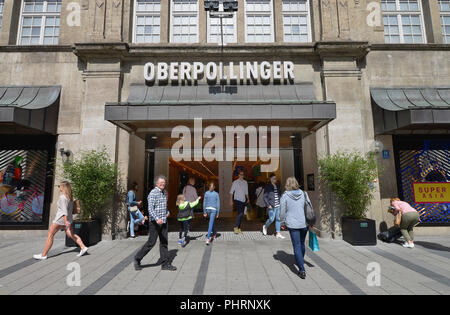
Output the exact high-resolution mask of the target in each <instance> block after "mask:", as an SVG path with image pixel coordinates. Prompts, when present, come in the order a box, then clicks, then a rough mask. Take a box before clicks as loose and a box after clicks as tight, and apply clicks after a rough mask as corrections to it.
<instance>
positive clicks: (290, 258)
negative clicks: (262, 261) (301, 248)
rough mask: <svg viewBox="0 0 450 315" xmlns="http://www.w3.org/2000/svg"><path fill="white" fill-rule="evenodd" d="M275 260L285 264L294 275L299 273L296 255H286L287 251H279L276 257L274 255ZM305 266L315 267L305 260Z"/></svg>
mask: <svg viewBox="0 0 450 315" xmlns="http://www.w3.org/2000/svg"><path fill="white" fill-rule="evenodd" d="M273 258H274V259H275V260H278V261H279V262H281V263H283V264H285V265H286V266H288V267H289V269H290V270H291V271H292V272H293V273H295V274H297V273H298V270H297V268H296V267H295V265H296V261H295V255H291V254H288V253H286V252H285V251H281V250H279V251H277V253H276V254H275V255H273ZM305 265H307V266H308V267H309V268H314V267H315V266H314V265H313V264H311V263H309V262H307V261H306V260H305Z"/></svg>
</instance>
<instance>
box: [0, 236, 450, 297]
mask: <svg viewBox="0 0 450 315" xmlns="http://www.w3.org/2000/svg"><path fill="white" fill-rule="evenodd" d="M283 233H284V235H285V236H286V237H287V238H286V239H285V240H279V239H276V238H275V237H274V236H262V234H261V233H260V232H244V234H243V235H239V236H235V235H234V234H233V233H230V232H224V233H222V234H221V235H220V237H219V238H218V239H217V241H216V242H214V244H212V245H211V246H208V247H207V246H205V243H204V235H205V234H204V233H201V232H192V233H191V238H192V239H191V241H190V242H189V244H188V245H187V246H186V248H180V247H178V246H177V244H176V241H177V235H176V233H170V236H169V250H170V253H171V255H172V257H173V264H174V265H175V266H176V267H178V270H177V271H176V272H169V271H162V270H161V268H160V266H159V265H158V264H157V260H158V258H159V250H158V245H157V247H156V248H155V249H154V250H152V251H151V252H150V253H149V254H148V255H147V257H145V258H144V260H143V261H142V264H143V265H144V269H143V270H141V271H135V270H134V267H133V264H132V259H133V256H134V254H135V252H136V251H137V250H138V249H139V247H140V246H142V245H143V244H144V242H145V240H146V237H144V236H142V237H138V238H136V239H126V240H117V241H102V242H101V243H99V244H97V245H96V246H93V247H91V248H90V251H89V255H87V256H85V257H81V258H76V254H77V250H76V249H73V248H65V247H64V240H63V239H62V238H61V237H62V235H61V234H60V235H59V236H58V237H59V238H58V239H56V240H55V244H54V247H53V250H52V251H51V252H50V255H49V259H48V260H46V261H35V260H33V259H32V255H33V254H37V253H39V251H40V250H42V246H43V244H44V239H42V238H38V239H27V240H26V241H24V240H12V239H11V240H7V241H4V240H2V241H1V242H0V295H7V294H71V295H72V294H181V295H190V294H193V295H200V294H211V295H216V294H225V295H229V294H232V295H248V294H257V295H266V294H272V295H276V294H289V295H292V294H295V295H298V294H302V295H303V294H382V295H385V294H432V295H436V294H450V264H449V262H450V260H449V258H450V238H449V237H422V238H420V239H418V240H417V242H416V248H415V249H406V248H403V247H402V246H400V245H399V244H385V243H378V245H377V246H375V247H354V246H351V245H349V244H347V243H345V242H343V241H342V240H324V239H319V242H320V252H316V253H313V252H312V251H310V250H309V249H308V250H307V254H306V258H305V260H306V268H307V274H308V276H307V279H306V280H302V279H300V278H299V277H298V276H297V274H296V266H295V259H294V256H293V250H292V246H291V242H290V240H289V237H288V233H286V232H283ZM73 262H75V263H77V264H78V266H79V267H80V268H79V270H80V275H81V277H80V280H81V283H80V286H76V284H77V283H76V281H74V280H76V277H75V276H74V275H76V272H75V271H76V270H77V268H75V269H71V268H74V266H77V265H74V264H71V263H73ZM371 263H377V264H379V267H380V281H381V283H380V286H376V285H375V286H373V285H372V286H370V285H368V281H367V279H368V278H369V280H376V277H373V275H374V274H373V273H371V272H373V271H374V270H376V269H370V268H372V267H373V265H369V264H371ZM368 266H369V267H370V268H369V269H370V270H369V271H368ZM374 266H377V265H376V264H375V265H374ZM69 267H70V268H69ZM369 274H370V276H369V277H368V275H369ZM68 280H69V282H68ZM370 283H371V284H376V281H372V282H370ZM68 284H70V285H68ZM74 284H75V286H73V285H74Z"/></svg>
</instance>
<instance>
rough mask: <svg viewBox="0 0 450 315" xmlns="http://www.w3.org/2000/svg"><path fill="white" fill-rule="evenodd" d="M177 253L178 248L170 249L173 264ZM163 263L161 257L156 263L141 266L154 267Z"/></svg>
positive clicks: (170, 261)
mask: <svg viewBox="0 0 450 315" xmlns="http://www.w3.org/2000/svg"><path fill="white" fill-rule="evenodd" d="M177 253H178V249H172V250H169V261H168V263H169V264H172V262H173V261H174V259H175V257H177ZM162 264H163V261H162V260H161V258H159V259H158V261H157V262H156V263H154V264H147V265H141V268H142V269H144V268H153V267H158V266H161V265H162Z"/></svg>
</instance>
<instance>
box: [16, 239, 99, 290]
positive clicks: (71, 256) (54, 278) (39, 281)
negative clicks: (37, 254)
mask: <svg viewBox="0 0 450 315" xmlns="http://www.w3.org/2000/svg"><path fill="white" fill-rule="evenodd" d="M105 247H106V246H105V243H103V244H102V243H100V244H98V245H96V246H92V247H91V248H90V249H89V256H87V255H86V256H84V257H81V258H78V257H76V255H75V254H76V253H77V252H78V251H77V252H69V253H67V254H66V255H61V256H58V258H53V259H52V260H53V262H54V264H47V262H50V261H51V260H48V261H44V262H42V264H41V266H42V269H40V270H39V273H37V274H38V275H40V276H41V277H34V278H32V279H29V280H27V281H26V282H24V283H26V286H24V287H23V288H21V289H19V290H17V291H16V292H15V293H14V294H21V295H22V294H27V295H31V294H38V293H40V292H50V291H51V287H52V286H56V287H58V290H57V291H56V293H59V292H60V291H62V290H63V289H64V288H65V287H66V286H67V284H66V278H67V276H68V275H69V273H70V272H71V271H69V270H67V266H68V265H69V264H70V263H72V262H77V263H79V264H80V267H81V268H82V267H83V262H85V261H86V260H88V259H89V257H90V256H92V257H97V255H101V254H102V253H103V252H104V251H106V248H105Z"/></svg>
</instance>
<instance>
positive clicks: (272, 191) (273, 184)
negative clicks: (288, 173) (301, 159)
mask: <svg viewBox="0 0 450 315" xmlns="http://www.w3.org/2000/svg"><path fill="white" fill-rule="evenodd" d="M280 199H281V190H280V186H279V185H278V179H277V176H276V175H275V174H270V183H269V184H267V186H266V188H264V201H265V202H266V205H267V209H268V211H269V219H268V220H267V222H266V224H265V225H264V226H263V234H264V235H267V229H268V228H269V226H270V225H271V224H272V223H273V222H274V221H275V229H276V236H277V238H279V239H284V238H285V237H284V236H283V235H281V221H280Z"/></svg>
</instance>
